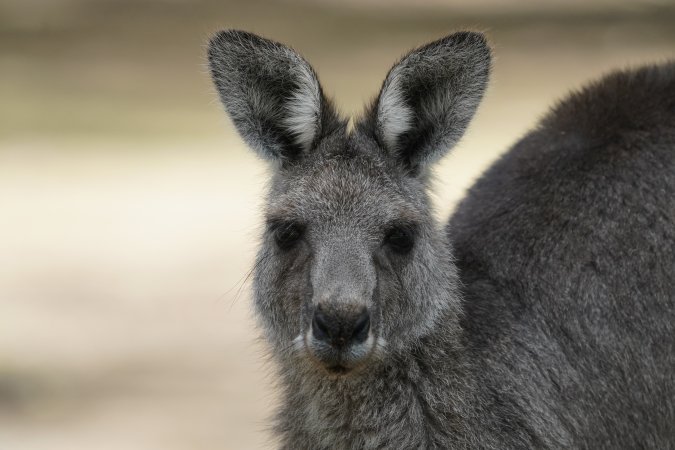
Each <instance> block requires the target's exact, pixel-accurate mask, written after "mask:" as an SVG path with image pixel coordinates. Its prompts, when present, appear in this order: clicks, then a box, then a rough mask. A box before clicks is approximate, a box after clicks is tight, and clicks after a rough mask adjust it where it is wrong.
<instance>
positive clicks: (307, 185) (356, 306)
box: [208, 31, 490, 374]
mask: <svg viewBox="0 0 675 450" xmlns="http://www.w3.org/2000/svg"><path fill="white" fill-rule="evenodd" d="M208 57H209V65H210V70H211V75H212V77H213V80H214V82H215V85H216V88H217V90H218V93H219V96H220V99H221V100H222V102H223V104H224V106H225V109H226V110H227V112H228V114H229V115H230V117H231V119H232V121H233V122H234V125H235V126H236V128H237V130H238V132H239V133H240V134H241V136H242V138H243V139H244V141H246V143H247V144H248V145H249V146H250V147H251V148H252V149H253V150H254V151H255V152H257V153H258V154H259V155H260V156H261V157H263V158H264V159H266V160H269V161H270V163H271V165H272V179H271V183H270V188H269V194H268V202H267V206H266V210H265V218H266V226H265V230H264V233H263V236H262V245H261V248H260V251H259V254H258V258H257V262H256V266H255V282H254V294H255V306H256V311H257V313H258V316H259V318H260V321H261V324H262V327H263V330H264V331H265V333H266V336H267V338H268V340H269V341H270V343H271V344H272V348H273V351H274V354H275V355H276V356H277V357H278V358H279V360H280V361H281V362H282V364H292V365H294V366H298V367H307V368H313V369H316V368H322V369H327V370H328V371H329V372H332V373H341V374H342V373H347V372H350V371H352V369H356V368H360V369H366V368H367V367H368V365H369V364H371V363H374V362H376V361H382V360H383V359H385V358H387V357H392V356H394V355H396V354H397V353H399V352H405V351H409V350H410V349H411V348H412V347H413V346H415V345H416V343H418V342H419V340H420V339H421V338H423V337H424V336H425V334H427V333H429V331H430V330H431V329H433V327H434V326H435V325H436V324H437V323H438V321H440V320H443V321H449V322H451V323H447V324H444V326H445V327H447V328H448V329H450V330H452V329H456V328H457V327H458V325H457V315H458V314H459V313H460V310H461V308H460V304H459V297H458V296H457V294H456V292H455V287H456V283H457V281H456V277H455V269H454V266H453V263H452V255H451V249H450V245H449V242H448V240H447V238H446V236H445V232H444V230H443V229H442V227H440V226H439V224H438V223H436V221H435V220H434V219H433V214H432V210H431V206H430V201H429V197H428V192H427V188H428V178H429V170H430V167H431V166H432V165H433V164H434V162H436V161H437V160H438V159H439V158H440V157H441V156H443V155H444V154H445V153H446V152H447V151H448V150H449V149H450V148H451V147H452V146H453V145H454V144H455V143H456V142H457V141H458V140H459V138H460V137H461V136H462V134H463V133H464V130H465V129H466V127H467V125H468V123H469V121H470V119H471V118H472V116H473V114H474V112H475V111H476V108H477V106H478V103H479V102H480V100H481V98H482V95H483V91H484V89H485V87H486V84H487V81H488V75H489V70H490V50H489V48H488V46H487V44H486V42H485V39H484V37H483V36H482V35H481V34H478V33H472V32H460V33H455V34H452V35H450V36H447V37H445V38H443V39H440V40H438V41H435V42H432V43H430V44H428V45H426V46H424V47H421V48H418V49H416V50H414V51H412V52H410V53H409V54H408V55H406V56H405V57H403V58H402V59H401V60H400V61H399V62H398V63H397V64H395V65H394V67H393V68H392V69H391V70H390V71H389V73H388V75H387V77H386V79H385V81H384V83H383V85H382V89H381V91H380V93H379V95H378V96H377V98H376V99H375V101H374V102H373V104H372V105H371V106H370V107H369V108H368V109H367V110H366V113H365V114H364V115H363V117H362V118H361V119H360V120H358V121H357V122H356V123H355V126H354V129H353V130H352V131H351V132H348V129H347V122H346V120H344V119H343V118H342V117H340V116H339V114H338V113H337V112H336V111H335V109H334V108H333V106H332V105H331V103H330V101H329V100H328V99H327V98H326V97H325V95H324V93H323V90H322V88H321V85H320V84H319V81H318V79H317V76H316V74H315V72H314V70H313V69H312V68H311V66H310V65H309V64H308V63H307V61H305V60H304V59H303V58H302V57H301V56H300V55H299V54H297V53H296V52H295V51H293V50H292V49H290V48H288V47H286V46H284V45H281V44H278V43H276V42H272V41H269V40H267V39H263V38H261V37H259V36H256V35H253V34H250V33H246V32H242V31H223V32H220V33H218V34H217V35H216V36H215V37H214V38H213V39H212V40H211V42H210V44H209V49H208Z"/></svg>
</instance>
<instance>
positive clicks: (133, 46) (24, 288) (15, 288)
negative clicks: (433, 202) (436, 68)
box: [0, 0, 675, 450]
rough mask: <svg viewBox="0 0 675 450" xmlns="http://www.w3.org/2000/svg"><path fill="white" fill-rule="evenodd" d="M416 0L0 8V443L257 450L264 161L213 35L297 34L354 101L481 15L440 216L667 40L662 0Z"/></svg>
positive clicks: (20, 2) (263, 440) (324, 75)
mask: <svg viewBox="0 0 675 450" xmlns="http://www.w3.org/2000/svg"><path fill="white" fill-rule="evenodd" d="M410 4H411V3H410V2H403V1H397V2H395V3H386V2H383V1H374V2H366V3H364V2H357V1H355V0H354V1H348V2H344V3H339V2H336V1H329V0H322V1H315V2H310V1H307V2H298V1H294V2H291V1H288V2H277V3H271V2H268V3H262V2H259V1H240V2H223V1H220V2H215V1H186V0H155V1H150V0H145V1H133V2H132V1H112V0H90V1H85V0H29V1H26V0H3V2H2V3H0V231H1V232H0V449H3V450H4V449H12V450H29V449H30V450H47V449H49V450H60V449H63V450H66V449H67V450H77V449H97V450H99V449H100V450H105V449H148V450H155V449H157V450H159V449H161V450H173V449H176V450H177V449H255V448H263V447H265V446H269V443H270V440H269V437H268V434H267V433H266V432H265V417H266V416H267V415H268V414H269V412H270V411H271V409H272V405H273V403H274V395H273V391H272V389H271V387H270V385H271V383H270V378H271V377H270V376H269V374H270V368H269V367H267V366H266V364H265V362H264V361H265V358H264V348H263V346H262V345H261V344H259V343H258V342H256V339H257V336H258V333H257V331H256V330H255V328H254V325H253V320H252V318H251V316H250V314H249V293H248V289H247V286H248V285H247V284H246V282H245V277H246V274H247V271H248V268H249V267H250V265H251V259H252V257H253V253H254V250H255V241H256V236H257V234H258V222H259V221H258V212H257V211H258V206H259V205H260V196H261V193H262V192H263V189H264V183H265V168H264V166H263V164H262V163H260V162H258V161H257V160H255V158H254V157H253V156H251V155H250V154H249V152H248V151H246V149H245V148H244V147H243V146H242V144H241V143H240V141H239V140H238V139H237V137H236V136H235V134H234V133H233V130H232V127H231V125H230V124H229V123H228V121H227V120H226V118H225V116H224V114H222V112H221V110H220V107H219V105H218V104H217V102H216V99H215V95H214V93H213V90H212V88H211V85H210V81H209V80H208V77H207V76H206V73H205V68H204V66H203V63H204V48H203V46H204V43H205V41H206V39H207V37H208V36H209V35H210V34H211V33H212V32H213V31H216V30H217V29H220V28H224V27H236V28H242V29H247V30H250V31H255V32H258V33H261V34H264V35H266V36H268V37H271V38H275V39H277V40H281V41H283V42H286V43H289V44H291V45H292V46H294V47H295V48H297V49H298V50H300V51H301V52H302V53H303V54H305V56H306V57H307V58H308V59H309V61H311V62H312V64H313V65H314V66H315V68H316V69H317V71H318V73H319V75H320V77H321V79H322V82H323V84H324V86H325V88H326V91H327V92H328V93H330V94H331V95H334V96H335V97H336V99H337V104H338V105H339V106H340V108H341V109H342V110H343V111H345V112H348V113H358V111H359V110H360V107H361V105H362V104H363V103H364V102H365V101H367V100H368V99H370V98H371V97H372V96H373V95H375V93H376V91H377V88H378V86H379V84H380V83H381V81H382V78H383V77H384V75H385V73H386V71H387V69H388V68H389V66H390V65H391V64H392V63H393V61H394V60H395V59H396V58H397V57H399V56H400V55H401V53H403V52H404V51H405V50H406V49H409V48H410V47H412V46H415V45H418V44H421V43H423V42H425V41H427V40H429V39H433V38H436V37H440V36H441V35H443V34H444V33H447V32H449V31H452V30H456V29H460V28H477V29H480V30H484V31H486V32H487V33H488V34H489V36H490V39H491V40H492V43H493V45H494V47H495V55H496V61H495V70H494V76H493V81H492V85H491V88H490V90H489V92H488V94H487V96H486V99H485V102H484V103H483V106H482V107H481V109H480V111H479V114H478V116H477V119H476V120H475V121H474V123H473V125H472V127H471V128H470V130H469V132H468V134H467V136H466V137H465V139H464V140H463V141H462V142H461V144H460V145H459V146H458V148H457V149H456V151H455V152H454V153H453V154H452V155H451V156H450V157H448V158H446V160H444V162H443V164H442V165H441V167H440V168H439V169H438V171H437V174H438V181H437V189H436V192H437V194H438V196H437V204H438V210H439V217H445V216H447V214H448V213H449V212H450V210H451V208H452V206H453V204H454V203H455V201H456V200H457V199H458V198H461V196H462V193H463V189H465V188H466V187H467V186H468V185H469V184H470V182H471V180H473V179H474V178H475V177H476V176H477V175H478V174H479V173H480V171H481V170H482V169H483V168H484V167H485V166H486V164H488V163H489V162H490V161H492V160H493V159H494V158H495V157H496V156H497V155H498V154H499V153H500V152H502V151H504V150H506V149H507V147H508V146H509V145H510V144H511V143H512V142H513V141H514V140H515V139H516V138H518V137H519V136H521V135H522V134H524V133H525V132H526V130H527V129H528V128H529V127H531V126H532V125H533V124H534V122H535V120H536V119H537V118H538V117H540V116H541V114H542V113H543V112H545V111H546V109H547V107H548V106H549V105H550V104H551V103H552V102H553V101H554V100H555V99H558V98H560V97H561V96H563V95H564V93H565V92H566V91H568V90H569V89H572V88H575V87H579V86H580V85H581V84H582V83H583V82H585V81H587V80H590V79H593V78H596V77H597V76H599V75H601V74H603V73H605V72H607V71H608V70H610V69H613V68H617V67H624V66H627V65H636V64H639V63H641V62H653V61H659V60H663V59H665V58H667V57H671V58H672V57H674V56H675V27H673V23H675V6H674V5H673V3H671V2H664V1H661V2H635V3H632V2H628V1H611V2H610V1H600V2H584V1H580V0H576V1H565V2H563V1H554V2H547V3H546V7H542V6H541V2H534V1H528V0H521V1H516V2H509V3H505V2H500V1H497V0H483V1H477V2H466V3H462V4H457V5H455V6H452V7H450V6H443V5H444V2H440V1H429V2H424V3H423V4H420V5H419V6H418V7H414V8H413V7H411V6H410ZM415 4H416V5H418V2H415Z"/></svg>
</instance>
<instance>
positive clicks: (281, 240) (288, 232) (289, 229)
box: [270, 222, 305, 250]
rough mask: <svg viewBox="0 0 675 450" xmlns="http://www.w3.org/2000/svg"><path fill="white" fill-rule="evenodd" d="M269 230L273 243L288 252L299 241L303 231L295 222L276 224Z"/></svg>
mask: <svg viewBox="0 0 675 450" xmlns="http://www.w3.org/2000/svg"><path fill="white" fill-rule="evenodd" d="M270 228H271V230H272V234H273V236H274V241H275V242H276V243H277V246H279V248H280V249H282V250H290V249H291V248H292V247H293V246H294V245H295V244H296V243H297V242H298V241H299V240H300V238H301V237H302V234H303V231H304V229H305V227H304V226H303V225H301V224H299V223H297V222H276V223H273V224H271V226H270Z"/></svg>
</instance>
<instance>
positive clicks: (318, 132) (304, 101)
mask: <svg viewBox="0 0 675 450" xmlns="http://www.w3.org/2000/svg"><path fill="white" fill-rule="evenodd" d="M208 58H209V68H210V71H211V77H212V78H213V81H214V83H215V85H216V88H217V90H218V94H219V96H220V100H221V101H222V102H223V105H224V106H225V109H226V110H227V112H228V114H229V115H230V117H231V119H232V121H233V122H234V125H235V127H236V128H237V130H238V131H239V134H240V135H241V136H242V138H243V139H244V140H245V141H246V143H247V144H248V145H249V146H250V147H251V148H252V149H253V150H255V151H256V152H257V153H258V154H259V155H260V156H262V157H264V158H267V159H273V160H281V161H287V160H293V159H297V158H298V157H300V156H301V155H302V154H303V153H306V152H308V151H310V150H311V148H312V147H313V145H314V144H315V143H316V142H317V141H318V139H319V138H320V137H321V136H323V135H325V134H326V133H327V132H328V131H329V130H332V129H335V127H337V126H338V125H340V121H339V119H338V118H337V115H336V113H335V112H334V109H333V108H332V107H331V105H330V104H329V103H328V102H327V100H326V99H325V98H324V96H323V93H322V90H321V86H320V85H319V81H318V79H317V77H316V74H315V73H314V70H313V69H312V67H311V66H310V65H309V64H308V63H307V61H305V60H304V59H303V58H302V57H301V56H300V55H299V54H298V53H296V52H295V51H293V50H292V49H290V48H288V47H286V46H284V45H282V44H279V43H277V42H273V41H270V40H267V39H264V38H261V37H260V36H256V35H255V34H251V33H247V32H245V31H236V30H227V31H221V32H219V33H218V34H216V35H215V36H214V37H213V38H212V39H211V41H210V42H209V48H208Z"/></svg>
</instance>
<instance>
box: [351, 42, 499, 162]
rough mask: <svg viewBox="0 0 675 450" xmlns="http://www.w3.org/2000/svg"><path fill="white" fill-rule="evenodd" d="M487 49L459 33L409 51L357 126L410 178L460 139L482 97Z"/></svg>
mask: <svg viewBox="0 0 675 450" xmlns="http://www.w3.org/2000/svg"><path fill="white" fill-rule="evenodd" d="M490 60H491V57H490V49H489V47H488V45H487V43H486V41H485V37H484V36H483V35H482V34H480V33H474V32H460V33H455V34H451V35H450V36H447V37H444V38H443V39H440V40H437V41H435V42H432V43H430V44H427V45H425V46H424V47H420V48H418V49H416V50H413V51H412V52H410V53H409V54H408V55H406V56H404V57H403V58H402V59H401V61H400V62H398V63H397V64H396V65H394V67H392V68H391V70H390V71H389V73H388V74H387V78H386V79H385V81H384V84H383V85H382V90H381V91H380V94H379V96H378V97H377V99H376V100H375V103H374V104H373V106H372V108H371V110H370V111H369V113H368V114H367V115H366V117H365V120H364V121H363V123H362V124H360V127H361V128H362V129H365V130H366V131H367V132H370V133H372V134H373V135H374V137H375V138H376V140H377V141H378V142H379V144H380V146H381V147H383V148H384V150H385V151H386V152H387V153H388V154H390V155H392V156H393V157H395V158H398V159H399V160H400V162H401V163H402V164H403V165H404V166H405V167H406V168H407V169H409V170H411V171H412V172H413V173H418V172H419V170H420V169H421V168H424V167H425V166H426V165H428V164H430V163H432V162H435V161H436V160H438V159H439V158H440V157H441V156H443V155H444V154H445V153H447V152H448V150H450V148H451V147H452V146H454V145H455V144H456V143H457V141H459V139H460V138H461V137H462V135H463V134H464V131H465V129H466V127H467V125H468V124H469V121H470V120H471V118H472V117H473V115H474V113H475V112H476V108H477V107H478V104H479V103H480V100H481V98H482V97H483V92H484V91H485V87H486V85H487V82H488V78H489V72H490Z"/></svg>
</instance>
